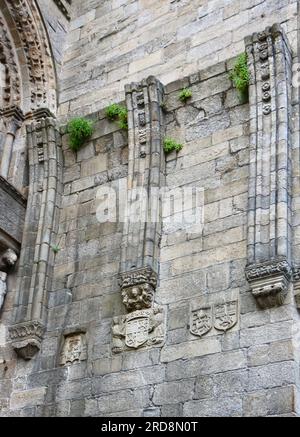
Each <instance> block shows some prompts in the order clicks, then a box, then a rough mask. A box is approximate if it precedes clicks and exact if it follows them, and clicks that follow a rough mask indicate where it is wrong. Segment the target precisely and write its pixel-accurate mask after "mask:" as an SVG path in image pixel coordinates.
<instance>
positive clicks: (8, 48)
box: [0, 15, 21, 106]
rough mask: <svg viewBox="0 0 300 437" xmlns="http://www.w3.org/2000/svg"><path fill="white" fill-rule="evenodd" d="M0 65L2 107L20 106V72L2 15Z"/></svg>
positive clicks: (0, 25) (0, 21) (0, 18)
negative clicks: (1, 68)
mask: <svg viewBox="0 0 300 437" xmlns="http://www.w3.org/2000/svg"><path fill="white" fill-rule="evenodd" d="M0 63H1V64H2V65H3V67H4V68H3V69H4V78H3V84H1V88H2V86H3V89H1V97H2V98H1V105H3V106H13V105H18V106H19V105H20V103H21V96H20V72H19V68H18V64H17V59H16V54H15V52H14V49H13V42H12V40H11V39H10V36H9V33H8V31H7V27H6V25H5V21H4V19H3V17H1V15H0Z"/></svg>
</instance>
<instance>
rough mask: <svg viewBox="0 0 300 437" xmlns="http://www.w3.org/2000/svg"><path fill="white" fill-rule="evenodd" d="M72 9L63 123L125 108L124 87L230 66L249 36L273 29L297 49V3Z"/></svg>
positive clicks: (190, 2) (179, 1)
mask: <svg viewBox="0 0 300 437" xmlns="http://www.w3.org/2000/svg"><path fill="white" fill-rule="evenodd" d="M73 7H74V19H73V20H72V22H71V25H70V32H69V34H68V40H67V47H66V51H65V55H64V71H63V75H62V82H61V96H60V103H61V107H60V113H61V115H63V116H65V115H67V114H68V112H69V111H71V112H72V113H78V114H81V113H84V114H88V113H92V112H94V111H96V110H97V109H99V108H103V107H104V106H106V105H107V104H108V102H112V101H114V100H115V101H119V100H122V99H123V89H124V85H125V84H126V83H130V82H132V81H139V80H141V79H143V78H144V77H147V76H149V75H150V74H151V75H155V76H156V77H157V78H158V79H160V81H161V82H162V83H163V84H164V85H166V84H168V83H171V82H173V81H175V80H177V79H182V78H183V77H185V76H187V75H190V74H192V73H196V72H197V71H199V70H202V69H204V68H206V67H208V66H210V65H214V64H216V63H218V62H221V61H225V60H227V59H230V58H231V57H233V56H236V55H238V54H239V53H241V52H242V51H243V50H244V37H245V36H247V35H250V34H251V33H253V32H255V31H258V30H259V29H264V28H265V27H266V26H268V25H272V24H273V23H275V22H280V23H282V24H283V27H284V29H285V31H286V32H287V34H288V36H289V39H290V42H291V44H292V46H293V48H294V50H295V51H296V48H297V38H296V29H297V1H295V0H280V1H275V0H243V1H240V0H230V1H228V0H209V1H208V0H201V1H199V0H155V1H153V0H103V1H101V2H98V1H94V0H88V1H85V2H81V1H79V0H77V1H75V2H74V5H73ZM75 17H76V18H75Z"/></svg>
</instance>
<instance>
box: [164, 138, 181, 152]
mask: <svg viewBox="0 0 300 437" xmlns="http://www.w3.org/2000/svg"><path fill="white" fill-rule="evenodd" d="M182 148H183V145H182V144H180V143H177V142H176V141H175V140H173V139H172V138H166V139H165V141H164V151H165V153H167V154H168V153H171V152H173V150H175V151H176V152H179V151H180V150H181V149H182Z"/></svg>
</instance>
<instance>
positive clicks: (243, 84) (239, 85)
mask: <svg viewBox="0 0 300 437" xmlns="http://www.w3.org/2000/svg"><path fill="white" fill-rule="evenodd" d="M229 79H230V80H231V81H232V83H233V85H234V87H235V88H236V89H237V91H238V93H239V96H240V100H241V101H242V102H247V101H248V99H249V83H250V72H249V68H248V56H247V53H242V54H241V55H240V56H239V57H238V58H237V61H236V63H235V65H234V67H233V70H232V71H231V73H230V75H229Z"/></svg>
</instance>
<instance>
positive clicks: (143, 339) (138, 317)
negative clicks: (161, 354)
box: [112, 268, 165, 353]
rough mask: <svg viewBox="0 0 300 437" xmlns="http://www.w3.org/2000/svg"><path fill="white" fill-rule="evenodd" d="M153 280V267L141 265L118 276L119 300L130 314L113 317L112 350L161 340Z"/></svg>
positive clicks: (161, 320) (161, 314)
mask: <svg viewBox="0 0 300 437" xmlns="http://www.w3.org/2000/svg"><path fill="white" fill-rule="evenodd" d="M156 282H157V278H156V274H155V273H154V272H153V271H152V269H147V268H144V269H140V270H136V271H133V272H130V273H126V274H123V275H121V288H122V299H123V303H124V306H125V307H126V309H127V311H128V312H129V314H127V315H124V316H119V317H115V318H114V320H113V328H112V351H113V352H114V353H120V352H123V351H124V350H135V349H139V348H141V347H150V346H161V345H162V344H163V343H164V336H165V328H164V326H165V315H164V311H163V308H161V307H159V306H157V305H155V304H154V292H155V287H156Z"/></svg>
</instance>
